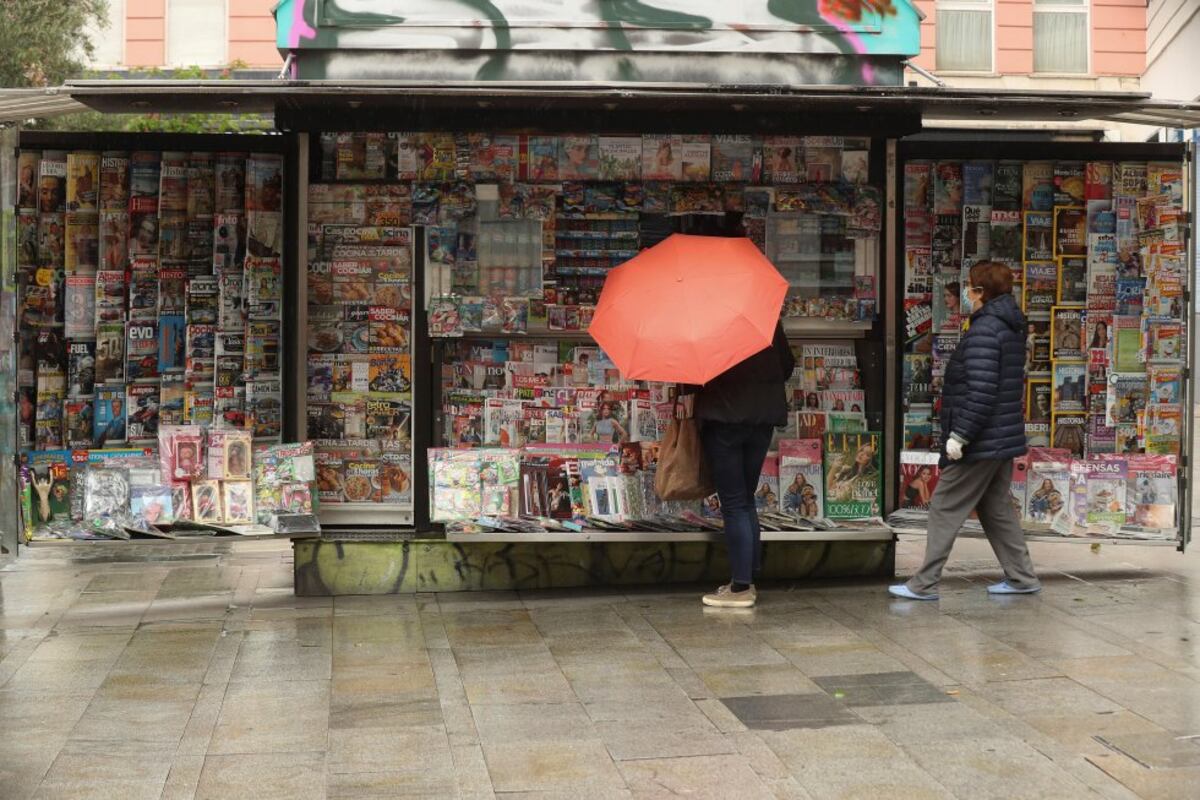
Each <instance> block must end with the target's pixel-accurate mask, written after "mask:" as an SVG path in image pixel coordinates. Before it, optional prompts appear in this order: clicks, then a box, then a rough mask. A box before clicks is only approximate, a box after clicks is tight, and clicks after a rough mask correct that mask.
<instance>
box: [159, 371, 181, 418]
mask: <svg viewBox="0 0 1200 800" xmlns="http://www.w3.org/2000/svg"><path fill="white" fill-rule="evenodd" d="M158 402H159V409H158V417H159V424H161V425H182V424H183V421H184V408H183V405H184V376H183V373H182V372H174V373H164V374H163V376H162V378H161V380H160V384H159V392H158Z"/></svg>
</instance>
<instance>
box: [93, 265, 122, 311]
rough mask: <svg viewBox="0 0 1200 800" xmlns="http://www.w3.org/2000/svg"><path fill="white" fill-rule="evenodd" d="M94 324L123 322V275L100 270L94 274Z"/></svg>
mask: <svg viewBox="0 0 1200 800" xmlns="http://www.w3.org/2000/svg"><path fill="white" fill-rule="evenodd" d="M95 286H96V299H95V305H94V308H95V315H96V322H97V323H103V322H124V321H125V273H124V272H112V271H109V270H101V271H100V272H97V273H96V283H95Z"/></svg>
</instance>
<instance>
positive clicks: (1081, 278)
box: [1058, 256, 1088, 306]
mask: <svg viewBox="0 0 1200 800" xmlns="http://www.w3.org/2000/svg"><path fill="white" fill-rule="evenodd" d="M1087 300H1088V269H1087V259H1086V258H1079V257H1076V256H1065V257H1063V258H1060V259H1059V260H1058V305H1060V306H1084V305H1086V304H1087Z"/></svg>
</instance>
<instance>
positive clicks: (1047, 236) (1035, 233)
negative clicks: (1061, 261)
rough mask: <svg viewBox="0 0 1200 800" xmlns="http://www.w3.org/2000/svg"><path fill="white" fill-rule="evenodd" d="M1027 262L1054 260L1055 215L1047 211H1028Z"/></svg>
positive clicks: (1025, 216) (1026, 221)
mask: <svg viewBox="0 0 1200 800" xmlns="http://www.w3.org/2000/svg"><path fill="white" fill-rule="evenodd" d="M1024 220H1025V231H1024V237H1025V248H1024V249H1025V261H1052V260H1053V259H1054V215H1053V214H1051V213H1049V212H1047V211H1026V212H1024Z"/></svg>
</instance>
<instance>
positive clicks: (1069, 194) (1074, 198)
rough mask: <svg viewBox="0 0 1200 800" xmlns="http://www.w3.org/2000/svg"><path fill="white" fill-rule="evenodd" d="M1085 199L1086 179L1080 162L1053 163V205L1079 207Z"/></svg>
mask: <svg viewBox="0 0 1200 800" xmlns="http://www.w3.org/2000/svg"><path fill="white" fill-rule="evenodd" d="M1085 199H1086V177H1085V168H1084V164H1083V162H1082V161H1056V162H1054V205H1056V206H1071V205H1081V204H1082V203H1083V202H1084V200H1085Z"/></svg>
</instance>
